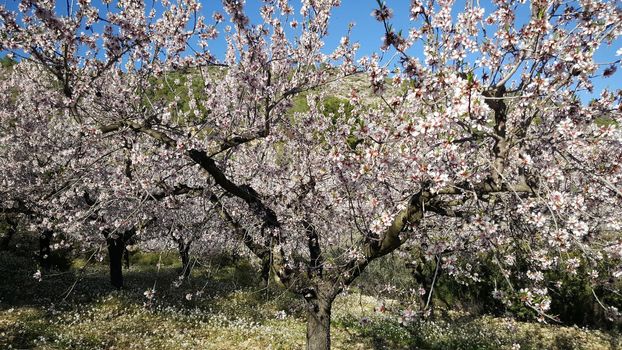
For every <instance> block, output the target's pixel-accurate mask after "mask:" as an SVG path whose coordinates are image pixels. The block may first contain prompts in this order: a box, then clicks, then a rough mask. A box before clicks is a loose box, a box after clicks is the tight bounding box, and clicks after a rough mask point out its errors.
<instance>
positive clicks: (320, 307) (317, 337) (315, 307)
mask: <svg viewBox="0 0 622 350" xmlns="http://www.w3.org/2000/svg"><path fill="white" fill-rule="evenodd" d="M332 304H333V301H332V300H330V299H327V298H318V299H311V300H308V301H307V306H308V309H309V310H308V316H307V350H328V349H330V311H331V307H332Z"/></svg>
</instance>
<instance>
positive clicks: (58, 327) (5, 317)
mask: <svg viewBox="0 0 622 350" xmlns="http://www.w3.org/2000/svg"><path fill="white" fill-rule="evenodd" d="M147 255H148V254H147ZM136 261H138V262H139V263H138V264H134V265H133V266H132V267H131V268H130V269H129V270H127V271H125V279H126V286H127V287H126V289H125V290H122V291H113V290H111V288H110V287H108V280H107V278H108V277H107V268H106V266H105V265H104V264H91V265H89V266H87V268H86V269H85V273H84V275H83V276H82V279H81V280H80V281H79V282H78V283H77V284H76V286H75V287H74V289H73V291H72V293H71V294H70V296H69V297H68V298H67V300H66V301H65V302H63V301H62V296H63V294H62V293H63V292H64V291H65V290H66V288H68V287H70V286H71V285H72V284H73V282H74V281H75V278H76V276H77V275H76V274H75V273H76V272H77V270H76V269H74V270H72V272H71V273H68V274H56V275H54V273H52V275H53V276H49V275H48V276H45V275H44V280H43V281H42V282H36V281H35V280H34V279H33V278H31V271H30V269H31V268H29V267H28V266H29V265H31V262H30V261H29V260H28V259H21V258H19V257H14V256H8V255H4V256H3V257H0V263H1V264H0V274H2V276H1V277H3V279H4V280H6V281H7V283H3V284H2V285H1V286H0V293H2V294H0V348H1V349H10V348H14V349H21V348H35V349H68V348H72V349H183V348H190V349H267V348H271V349H303V348H304V345H305V305H304V303H303V301H302V300H301V299H299V298H298V297H297V296H295V295H293V294H291V293H288V292H284V291H282V290H279V289H277V288H272V287H268V288H266V287H264V286H262V282H261V281H260V280H259V279H258V278H257V275H258V274H257V273H256V271H255V269H256V267H255V266H253V265H252V264H250V263H249V262H248V261H241V262H238V263H235V264H232V263H230V262H229V263H227V264H222V263H219V262H217V261H216V262H212V263H210V264H205V265H202V266H200V267H198V268H197V269H195V271H194V272H193V275H192V278H191V280H190V281H189V282H185V283H183V284H181V285H180V286H179V287H175V285H174V282H175V281H176V280H177V273H178V268H179V266H178V264H177V262H176V261H173V260H172V259H171V260H167V265H164V264H163V265H161V268H160V269H159V270H158V269H157V267H156V266H155V265H152V264H153V263H154V261H160V262H161V263H162V261H163V260H162V259H159V258H158V259H157V260H154V258H153V257H152V256H143V257H142V258H140V259H136ZM155 264H157V262H156V263H155ZM83 265H84V261H82V262H80V261H74V266H77V267H82V266H83ZM9 272H11V273H9ZM14 272H17V274H16V273H14ZM154 283H155V289H156V294H155V298H154V300H153V303H152V304H151V305H149V304H145V303H147V301H148V300H147V298H146V297H145V296H144V295H143V292H144V291H145V290H146V289H148V288H152V287H153V286H154ZM16 286H19V288H16ZM11 292H13V293H15V294H14V295H12V296H9V295H8V293H11ZM197 292H199V293H198V294H197ZM188 295H190V296H189V297H188ZM188 299H190V300H188ZM379 303H380V301H379V300H378V299H376V298H374V297H371V296H367V295H362V294H360V293H358V292H356V291H353V292H351V293H350V294H348V295H343V296H340V297H339V298H338V299H337V300H336V302H335V305H334V308H333V324H332V337H333V347H334V348H336V349H372V348H375V349H512V346H515V347H516V346H518V345H520V349H590V350H591V349H616V348H619V346H620V342H619V340H618V338H617V337H616V336H615V335H614V334H607V333H603V332H600V331H589V330H584V329H578V328H572V327H559V326H549V325H542V324H537V323H523V322H516V321H512V320H510V319H506V318H493V317H488V316H485V317H469V316H468V315H465V314H458V313H455V312H443V313H442V316H438V317H437V318H436V319H434V320H427V321H425V322H422V323H414V322H413V323H411V324H408V325H402V324H400V323H398V315H399V312H400V309H399V306H398V304H397V302H393V301H391V300H383V303H384V304H385V305H386V306H387V311H386V312H383V313H380V312H376V311H375V310H374V309H375V307H376V306H378V304H379Z"/></svg>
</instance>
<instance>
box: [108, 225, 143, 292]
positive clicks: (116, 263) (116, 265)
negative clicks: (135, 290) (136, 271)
mask: <svg viewBox="0 0 622 350" xmlns="http://www.w3.org/2000/svg"><path fill="white" fill-rule="evenodd" d="M135 233H136V229H135V228H131V229H129V230H127V231H125V232H123V233H111V232H110V231H109V230H104V232H103V234H104V237H105V238H106V245H107V246H108V259H109V261H110V284H112V286H113V287H115V288H117V289H121V288H123V255H124V254H123V253H124V252H125V247H126V242H128V241H129V240H130V239H131V238H132V236H134V234H135Z"/></svg>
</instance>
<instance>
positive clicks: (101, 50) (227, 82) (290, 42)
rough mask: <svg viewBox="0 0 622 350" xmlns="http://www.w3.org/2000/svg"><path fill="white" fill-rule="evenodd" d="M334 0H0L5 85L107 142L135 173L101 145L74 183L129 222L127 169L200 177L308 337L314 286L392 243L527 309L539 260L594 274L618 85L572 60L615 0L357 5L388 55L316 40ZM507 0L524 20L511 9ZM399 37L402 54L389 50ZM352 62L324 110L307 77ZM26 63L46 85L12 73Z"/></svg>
mask: <svg viewBox="0 0 622 350" xmlns="http://www.w3.org/2000/svg"><path fill="white" fill-rule="evenodd" d="M338 4H339V1H336V0H316V1H311V0H308V1H302V2H301V4H300V5H301V6H300V8H299V9H297V10H294V8H293V7H292V6H291V5H290V4H289V3H288V2H287V1H267V2H266V4H265V6H263V7H262V9H261V16H262V19H263V22H262V23H259V24H257V25H252V24H251V22H250V19H249V17H248V15H247V14H246V13H245V11H244V8H243V2H241V1H235V0H225V1H223V9H224V11H225V12H226V16H225V15H223V14H220V13H215V14H214V15H213V17H212V18H211V19H206V18H204V17H201V16H200V15H199V13H198V10H199V4H198V3H196V2H195V1H191V0H188V1H181V2H179V3H177V4H175V5H170V4H168V2H166V3H164V5H166V6H163V7H162V10H161V11H158V10H157V9H156V8H155V7H154V8H153V9H151V8H146V7H145V5H144V4H142V3H138V2H122V1H121V2H118V3H115V5H116V7H115V6H108V7H106V9H105V10H102V9H101V8H98V7H93V6H92V5H90V4H89V2H87V1H80V2H79V6H76V7H75V8H74V9H71V10H69V12H68V14H67V16H64V15H60V14H57V13H56V12H55V10H54V8H53V4H50V3H48V2H38V1H23V2H22V6H21V7H20V10H21V14H20V15H15V14H12V13H10V12H8V11H6V10H0V18H2V21H3V22H2V27H0V38H2V40H1V41H0V43H1V47H2V48H3V49H5V50H12V51H14V53H15V55H17V56H21V57H22V59H21V61H22V63H23V64H27V63H26V61H33V62H34V64H35V66H36V67H38V69H40V70H41V71H42V72H41V73H40V74H39V75H37V76H35V77H32V76H28V75H25V76H24V77H23V79H24V81H28V82H31V83H30V84H25V85H24V86H26V87H29V88H30V89H32V91H38V92H37V95H39V93H41V96H44V97H45V100H42V101H40V104H39V106H45V109H46V111H48V112H49V113H52V114H53V115H54V116H58V117H57V118H58V119H57V120H56V121H55V123H57V124H56V125H58V127H67V128H69V127H73V128H76V129H79V130H85V132H84V135H89V136H90V137H88V140H92V142H93V144H97V145H99V146H91V147H94V148H95V149H99V148H98V147H103V150H105V149H107V148H108V147H114V145H117V147H118V146H119V141H120V140H127V142H128V143H129V144H128V146H127V147H126V150H127V154H128V155H129V157H130V159H131V165H130V168H131V169H133V171H138V172H140V173H141V175H140V176H132V177H128V176H127V174H125V175H123V171H121V169H123V168H122V167H119V166H118V162H116V163H115V161H108V160H107V161H105V162H101V164H106V162H108V163H107V164H109V165H108V166H103V167H102V168H104V169H108V170H107V171H108V172H110V173H112V174H113V175H116V179H117V180H118V181H111V182H108V181H106V182H102V183H100V185H99V186H98V187H97V189H96V191H98V192H99V193H107V195H105V197H104V198H105V199H106V200H110V201H111V202H112V203H113V204H114V203H116V204H115V205H116V206H117V207H120V208H119V210H118V211H117V214H115V215H114V217H116V218H118V220H121V221H120V222H121V224H120V225H119V227H122V226H123V225H126V224H129V223H130V222H131V220H123V219H121V218H123V217H129V216H131V215H130V214H127V212H128V211H129V212H131V213H140V214H139V215H138V216H143V217H148V215H145V213H146V210H144V208H145V207H144V203H146V201H141V200H138V201H137V203H140V205H134V206H129V205H124V204H122V202H119V201H117V200H116V197H115V196H118V195H119V194H120V193H122V192H124V191H127V188H135V189H137V190H143V191H146V192H147V193H152V192H151V191H152V190H153V188H154V186H156V185H157V184H160V185H161V187H164V188H165V189H166V188H168V189H174V188H176V187H175V186H176V185H179V184H184V185H186V186H191V187H201V188H203V190H202V194H201V195H202V196H203V198H204V199H205V201H204V202H205V203H207V202H209V203H210V208H213V210H215V212H216V213H217V214H218V216H219V217H220V224H221V225H222V227H226V228H227V229H226V230H225V229H223V230H222V231H220V234H227V235H229V237H232V239H233V238H234V237H235V239H237V240H238V241H240V242H241V243H243V244H244V245H245V246H246V247H247V249H249V250H250V251H251V252H252V253H253V254H255V255H256V256H257V257H258V258H259V259H261V260H262V262H263V264H264V266H265V267H266V269H267V270H268V271H269V274H270V276H271V278H274V279H275V280H276V281H278V283H279V284H281V285H283V286H284V287H286V288H288V289H289V290H291V291H293V292H295V293H298V294H300V295H301V296H303V297H304V298H305V300H306V302H307V305H308V324H307V340H308V348H309V349H327V348H329V347H330V314H331V307H332V303H333V301H334V299H335V297H336V296H337V295H338V294H339V293H341V292H343V291H344V290H345V289H347V288H348V286H349V285H350V284H351V283H352V282H353V281H354V280H356V278H357V277H358V276H359V275H360V274H361V273H362V271H363V270H364V269H365V268H366V267H367V266H368V265H369V264H370V263H371V262H372V261H374V260H376V259H378V258H380V257H382V256H385V255H387V254H389V253H391V252H393V251H395V250H397V249H399V248H400V247H408V248H412V247H415V248H416V249H417V250H419V251H420V252H421V254H423V255H424V256H426V257H428V258H433V259H436V262H437V266H439V267H442V269H443V270H445V271H447V272H448V273H449V274H450V275H452V276H455V277H456V278H459V279H471V280H477V278H478V276H477V275H474V274H473V273H472V272H471V268H469V266H471V265H470V264H471V263H474V262H476V261H477V257H479V256H482V255H485V254H487V255H488V256H493V257H494V259H493V261H494V262H495V264H496V265H497V267H498V269H499V271H500V272H501V274H502V275H503V276H504V277H505V278H504V280H503V281H500V283H499V286H498V290H495V293H496V295H497V296H498V297H499V298H500V299H501V300H503V301H504V302H506V303H510V302H512V301H513V300H514V301H515V300H519V301H520V302H521V303H523V304H524V305H526V306H527V307H529V308H531V309H532V310H533V312H534V313H535V314H536V315H537V316H538V317H541V318H547V317H552V316H550V315H548V313H547V311H548V309H549V307H550V298H551V293H550V292H551V291H554V288H555V286H554V284H551V283H550V282H551V281H547V280H546V279H545V278H544V273H547V272H549V271H552V270H563V271H567V272H568V273H579V272H587V273H589V274H590V278H591V282H592V283H593V286H594V288H596V286H605V287H606V288H608V289H615V288H616V283H617V282H616V279H617V278H618V277H619V275H620V274H621V272H620V271H622V265H621V262H620V258H621V256H620V251H621V247H622V246H621V244H622V243H621V242H620V239H619V235H618V232H619V230H620V225H621V219H622V218H621V216H620V214H621V212H620V209H619V208H620V207H622V192H621V190H620V188H621V186H622V183H621V181H622V171H621V168H620V161H621V160H622V153H621V152H622V147H620V141H621V134H620V129H619V122H620V119H621V112H620V94H619V92H617V93H613V92H608V91H605V92H603V93H602V94H601V96H600V97H599V98H597V99H595V100H594V101H592V102H591V103H589V104H584V103H581V102H580V100H579V95H578V94H579V93H580V92H581V91H582V90H586V89H587V90H590V89H591V88H592V82H593V80H594V79H597V78H600V76H601V75H603V76H607V75H610V74H611V70H613V69H615V68H616V67H617V65H619V63H620V62H619V60H615V61H614V62H613V63H611V62H608V65H607V67H606V68H605V69H604V70H603V69H602V68H601V67H600V66H599V65H598V64H597V63H596V62H594V59H593V55H594V52H595V50H596V49H597V48H598V47H599V46H600V45H602V44H604V43H607V42H612V41H613V40H615V39H617V38H619V36H620V26H619V24H618V23H619V22H620V17H621V15H620V9H619V8H616V4H615V2H596V1H593V2H592V1H590V2H576V3H575V2H571V3H561V2H557V1H537V2H532V3H529V4H524V3H521V2H514V1H497V2H495V3H494V4H492V5H491V6H490V7H491V8H492V10H491V11H489V12H490V13H486V11H488V10H485V9H484V8H483V7H480V6H479V5H476V4H474V3H470V2H469V3H467V5H466V6H465V8H464V9H461V11H460V13H459V14H458V15H457V16H454V15H452V10H454V6H453V2H451V1H438V2H435V1H431V2H426V3H423V2H419V1H416V0H415V1H412V2H411V7H410V11H411V22H410V23H409V28H404V30H397V29H396V28H395V27H393V26H392V25H391V23H390V22H391V16H392V10H391V9H390V8H389V7H388V6H387V5H385V4H384V3H382V2H379V3H378V8H377V9H376V10H375V11H374V13H373V15H374V16H375V17H376V19H377V20H379V21H380V22H382V23H383V24H384V28H385V33H384V42H383V46H382V48H381V50H382V51H384V52H385V54H393V55H394V56H393V59H392V60H390V62H389V63H383V61H382V60H381V59H380V58H379V56H378V55H372V56H370V57H363V58H361V59H359V60H358V61H357V60H355V53H356V49H357V46H358V45H357V44H356V43H352V42H351V41H350V39H349V37H348V36H345V37H344V38H343V39H342V40H341V43H340V45H339V46H338V47H337V48H336V49H335V50H334V51H332V52H331V53H329V54H326V53H324V51H325V50H326V49H325V48H324V44H323V38H324V37H325V36H326V34H327V30H328V22H329V19H330V11H331V8H332V7H334V6H337V5H338ZM525 8H528V11H527V12H529V13H530V16H529V19H528V21H526V22H525V23H519V22H518V21H517V20H516V16H515V14H516V13H520V12H521V11H524V9H525ZM487 9H488V8H487ZM226 19H228V20H229V22H230V24H229V25H227V26H224V23H221V22H223V21H225V20H226ZM208 22H209V23H210V24H208ZM285 26H290V27H292V28H293V33H294V34H293V35H286V33H285V30H284V27H285ZM87 27H88V28H87ZM223 27H224V28H223ZM84 31H89V32H88V33H83V32H84ZM223 33H224V34H223ZM218 35H224V37H225V39H226V41H227V48H228V49H227V54H226V57H225V59H224V60H222V61H218V60H216V58H215V57H213V56H212V55H211V54H210V52H209V50H208V49H209V45H210V40H212V39H214V38H215V37H217V36H218ZM417 49H422V51H423V54H424V55H423V57H421V58H419V57H416V56H412V55H411V54H410V53H411V52H413V51H415V50H417ZM22 63H20V64H18V66H19V65H22ZM391 64H394V67H395V69H394V70H393V71H392V73H391V74H389V70H388V67H389V66H390V65H391ZM362 72H364V73H365V74H366V75H367V77H368V78H369V81H370V84H369V85H370V87H369V90H370V92H371V93H373V96H374V97H368V96H369V95H368V94H366V92H365V91H363V89H358V90H353V91H351V92H350V93H349V94H348V95H347V96H345V97H347V98H348V104H347V106H346V104H345V103H344V104H343V105H342V106H340V107H339V108H337V110H336V112H335V110H334V108H331V110H326V108H325V104H324V103H323V101H325V100H326V99H327V98H329V96H327V91H326V89H325V87H326V86H327V85H329V84H331V83H334V82H337V83H340V82H343V81H345V79H346V77H347V76H349V75H354V74H362ZM41 77H46V78H45V79H47V81H49V82H51V83H48V84H35V83H34V82H33V79H35V81H36V79H42V78H41ZM29 79H30V80H29ZM183 96H185V97H184V98H183V99H182V97H183ZM294 96H305V97H306V106H307V107H308V111H302V112H296V113H293V112H291V109H290V108H291V106H292V98H293V97H294ZM19 101H20V100H17V102H18V103H19ZM6 113H8V114H7V115H8V116H10V115H11V114H10V112H6ZM38 118H42V119H44V118H47V117H46V116H43V115H39V116H38ZM3 124H4V122H3ZM65 125H66V126H65ZM89 149H91V148H86V149H85V151H87V150H89ZM110 151H112V149H110ZM103 154H106V153H105V152H104V153H103ZM105 158H106V159H114V156H111V158H109V157H108V155H107V156H106V157H105ZM152 162H155V163H156V164H157V166H155V167H154V166H153V165H152ZM111 164H112V165H111ZM115 165H116V166H115ZM147 165H149V166H147ZM113 169H115V170H113ZM136 169H138V170H136ZM180 170H183V171H180ZM110 178H111V179H114V178H115V176H112V177H110ZM92 179H96V177H93V178H92ZM92 179H91V180H92ZM95 183H96V182H95ZM105 184H107V186H104V185H105ZM163 184H164V185H163ZM162 185H163V186H162ZM82 186H90V185H89V183H85V184H84V185H82ZM76 188H79V187H76ZM74 193H75V194H76V195H79V196H83V193H84V192H83V191H82V190H79V191H74ZM100 196H101V195H100ZM77 197H78V196H75V197H74V200H77V199H75V198H77ZM147 197H148V196H147V195H146V196H145V198H147ZM98 198H100V199H98V201H99V202H100V203H103V202H104V201H103V200H102V199H101V197H98ZM138 198H143V197H138ZM75 207H76V208H77V207H78V206H77V205H75ZM193 207H194V208H196V209H194V210H200V209H198V208H199V207H198V206H193ZM128 208H136V210H138V211H136V210H128ZM124 213H125V214H124ZM168 213H170V214H171V215H173V216H174V211H173V210H171V211H168ZM60 214H61V215H60V217H61V218H63V214H62V213H60ZM64 219H68V218H67V217H65V218H64ZM95 221H96V222H97V220H95ZM73 222H74V225H79V222H76V221H73ZM213 232H218V231H213ZM231 233H233V234H231ZM517 260H520V261H528V265H527V268H528V270H527V271H524V270H522V271H521V269H522V268H524V266H523V265H521V269H518V268H516V265H517V264H516V261H517ZM605 263H606V264H607V266H608V271H606V275H602V274H601V273H599V272H598V271H597V268H598V267H599V266H601V265H602V264H605ZM517 278H518V279H520V280H521V281H522V284H523V285H525V286H524V287H522V288H520V289H518V288H515V286H514V285H515V282H512V281H513V280H516V279H517ZM594 290H596V289H594ZM427 292H428V293H431V290H430V291H427ZM594 295H595V296H596V297H597V298H598V296H597V294H596V292H594ZM602 306H603V307H605V308H607V307H608V306H606V305H604V304H603V305H602ZM608 310H609V311H610V312H611V313H615V311H616V310H615V309H612V308H608Z"/></svg>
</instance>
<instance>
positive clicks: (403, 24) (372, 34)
mask: <svg viewBox="0 0 622 350" xmlns="http://www.w3.org/2000/svg"><path fill="white" fill-rule="evenodd" d="M72 1H76V0H68V1H67V0H60V1H57V8H58V11H59V13H65V12H66V8H67V5H66V4H67V3H70V4H71V3H72ZM92 1H93V3H94V4H97V3H101V0H92ZM464 1H465V0H457V1H456V5H455V8H454V16H455V15H456V14H457V13H458V12H459V11H460V9H461V8H462V7H463V6H464ZM149 2H150V1H149ZM171 2H173V3H174V2H175V0H172V1H171ZM0 3H3V4H5V6H6V7H7V8H9V9H11V10H16V9H17V5H18V4H19V0H0ZM201 3H202V13H203V15H205V16H206V17H208V18H209V17H211V14H212V13H213V12H214V11H219V12H224V11H222V5H221V1H220V0H203V1H201ZM292 3H294V7H295V10H296V13H297V12H298V9H299V7H300V6H298V1H292ZM386 4H387V6H389V7H391V8H392V9H393V13H394V17H393V18H392V20H391V23H392V24H393V26H394V27H395V28H396V29H397V30H399V29H402V30H403V31H404V32H405V33H407V32H408V29H409V28H410V26H411V25H412V24H413V22H411V21H410V20H409V4H410V1H409V0H386ZM481 4H482V5H483V6H484V8H485V10H486V12H485V14H484V16H487V15H488V14H490V13H491V12H492V5H491V4H490V1H482V2H481ZM262 5H263V1H261V0H247V1H246V10H247V14H248V15H249V17H250V18H251V21H252V22H253V23H259V22H260V21H261V17H260V15H259V8H260V7H261V6H262ZM377 6H378V5H377V3H376V0H342V5H341V7H339V8H337V9H335V10H334V12H333V15H332V19H331V25H330V32H329V36H328V38H327V40H326V45H325V48H326V51H327V52H329V51H331V50H332V49H334V48H335V47H336V46H337V45H338V43H339V40H340V38H341V37H342V36H343V35H344V34H345V32H346V31H347V28H348V24H349V23H350V22H354V23H355V27H354V28H353V30H352V35H351V39H352V40H353V41H354V42H358V43H359V44H360V47H361V48H360V50H359V54H358V55H359V57H362V56H364V55H369V54H371V53H373V52H379V50H380V45H381V41H382V34H383V30H384V29H383V26H382V24H381V23H380V22H378V21H376V20H375V19H374V18H373V17H372V16H371V12H372V10H373V9H374V8H376V7H377ZM102 7H103V5H102ZM524 9H525V10H524V11H521V12H519V13H517V14H516V17H517V21H518V23H519V24H520V23H525V22H526V21H528V20H529V14H528V11H529V9H528V6H524ZM208 22H210V21H208ZM222 26H223V24H221V28H220V29H222ZM290 32H291V30H290ZM621 47H622V39H620V38H619V39H618V40H616V41H615V42H614V43H613V45H612V46H602V47H601V48H600V49H599V50H598V51H597V52H596V54H595V56H594V57H595V60H596V62H597V63H604V62H611V61H614V60H616V59H620V58H622V57H616V56H615V52H616V50H617V49H619V48H621ZM224 50H225V45H224V41H223V40H222V38H220V40H215V41H213V42H212V43H211V45H210V51H211V52H212V53H213V54H214V55H216V57H217V58H222V57H224ZM418 51H419V52H418ZM409 53H410V54H412V55H415V56H422V54H421V52H420V48H418V47H414V48H413V49H411V51H410V52H409ZM594 85H595V89H594V93H593V94H594V95H598V94H599V93H600V91H601V90H602V89H603V88H605V87H608V88H610V89H618V88H622V69H620V70H618V71H617V72H616V73H615V74H614V75H613V76H612V77H610V78H608V79H596V80H595V81H594ZM589 95H590V94H587V93H586V95H585V96H582V99H584V100H586V99H589V97H590V96H589Z"/></svg>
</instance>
